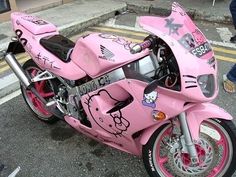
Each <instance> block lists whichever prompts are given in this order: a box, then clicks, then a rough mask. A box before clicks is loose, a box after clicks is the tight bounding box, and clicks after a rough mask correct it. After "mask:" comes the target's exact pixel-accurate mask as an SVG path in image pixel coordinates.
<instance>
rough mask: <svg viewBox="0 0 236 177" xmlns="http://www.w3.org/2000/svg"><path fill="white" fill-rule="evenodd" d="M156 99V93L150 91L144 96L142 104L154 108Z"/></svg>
mask: <svg viewBox="0 0 236 177" xmlns="http://www.w3.org/2000/svg"><path fill="white" fill-rule="evenodd" d="M157 97H158V93H157V92H156V91H152V92H151V93H149V94H144V95H143V101H142V103H143V105H144V106H148V107H151V108H155V107H156V100H157Z"/></svg>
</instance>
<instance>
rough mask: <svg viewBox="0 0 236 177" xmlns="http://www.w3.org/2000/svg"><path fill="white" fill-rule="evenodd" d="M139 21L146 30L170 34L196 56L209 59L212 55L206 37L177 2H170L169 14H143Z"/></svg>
mask: <svg viewBox="0 0 236 177" xmlns="http://www.w3.org/2000/svg"><path fill="white" fill-rule="evenodd" d="M139 23H140V25H141V26H142V27H143V28H144V29H146V30H148V31H151V32H153V33H155V31H154V30H150V29H155V30H158V31H159V34H163V35H169V36H171V37H172V38H174V39H175V40H176V41H178V43H179V44H181V46H182V47H183V48H184V49H185V50H187V51H188V52H190V53H191V54H193V55H195V56H196V57H198V58H201V59H209V58H210V57H211V56H212V49H211V46H210V44H209V43H208V42H207V39H206V37H205V36H204V35H203V33H202V32H201V31H200V30H199V29H198V27H197V26H196V25H195V24H194V23H193V21H192V20H191V18H190V17H189V16H188V15H187V13H186V12H185V10H183V8H182V7H181V6H180V5H179V4H178V3H173V4H172V12H171V15H170V16H168V17H151V16H144V17H140V20H139ZM159 37H160V36H159Z"/></svg>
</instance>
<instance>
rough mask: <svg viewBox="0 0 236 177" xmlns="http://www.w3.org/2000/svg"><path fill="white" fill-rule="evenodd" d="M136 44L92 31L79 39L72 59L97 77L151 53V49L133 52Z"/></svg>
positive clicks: (89, 73)
mask: <svg viewBox="0 0 236 177" xmlns="http://www.w3.org/2000/svg"><path fill="white" fill-rule="evenodd" d="M135 44H136V43H133V42H131V41H128V40H126V39H125V38H123V37H119V36H116V35H111V34H104V33H92V34H89V35H86V36H83V37H81V38H79V39H78V40H77V42H76V44H75V47H74V50H73V52H72V54H71V59H72V61H73V62H74V63H76V64H77V65H78V66H79V67H80V68H82V69H83V70H84V71H85V72H86V73H87V74H88V75H89V76H91V77H92V78H95V77H98V76H100V75H102V74H104V73H106V72H109V71H111V70H113V69H116V68H119V67H121V66H122V65H125V64H127V63H130V62H132V61H135V60H137V59H139V58H143V57H144V56H146V55H148V54H149V50H144V51H142V52H140V53H138V54H131V53H130V47H132V46H134V45H135Z"/></svg>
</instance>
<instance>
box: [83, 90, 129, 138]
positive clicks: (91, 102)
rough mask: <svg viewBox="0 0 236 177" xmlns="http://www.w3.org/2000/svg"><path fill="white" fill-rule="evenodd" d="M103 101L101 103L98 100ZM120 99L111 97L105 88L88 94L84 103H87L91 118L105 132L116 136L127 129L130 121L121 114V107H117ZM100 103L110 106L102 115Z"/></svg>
mask: <svg viewBox="0 0 236 177" xmlns="http://www.w3.org/2000/svg"><path fill="white" fill-rule="evenodd" d="M102 100H105V102H104V101H103V103H101V102H100V101H102ZM119 102H121V101H119V100H117V99H115V98H113V97H112V96H111V95H110V94H109V93H108V92H107V91H106V90H104V89H102V90H100V91H99V92H98V93H96V94H93V95H89V97H88V99H87V102H85V104H87V105H88V110H89V113H90V115H91V117H92V118H93V120H94V121H95V122H96V123H97V124H98V125H99V126H100V127H101V128H102V129H103V130H105V131H106V132H108V133H110V134H113V135H115V136H116V137H117V136H122V133H123V132H125V131H127V130H128V128H129V126H130V122H129V121H128V120H126V119H125V118H124V117H123V115H122V110H121V108H119V107H117V109H114V108H116V105H117V103H119ZM100 104H104V105H106V107H107V106H108V107H109V106H110V108H111V109H110V110H112V111H107V112H106V114H105V115H104V111H105V110H103V109H102V106H100Z"/></svg>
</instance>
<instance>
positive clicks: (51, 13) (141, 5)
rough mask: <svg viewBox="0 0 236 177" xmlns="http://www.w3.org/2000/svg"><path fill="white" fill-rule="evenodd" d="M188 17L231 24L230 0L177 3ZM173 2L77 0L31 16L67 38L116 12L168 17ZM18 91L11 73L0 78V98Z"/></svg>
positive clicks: (5, 28)
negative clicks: (50, 25) (182, 7)
mask: <svg viewBox="0 0 236 177" xmlns="http://www.w3.org/2000/svg"><path fill="white" fill-rule="evenodd" d="M176 1H178V2H179V3H180V4H181V5H182V6H184V7H185V8H186V9H187V11H188V12H189V13H190V14H191V16H192V17H193V18H194V19H197V20H199V19H200V20H207V21H212V22H218V23H231V21H232V19H231V15H230V12H229V10H228V6H229V3H230V0H216V3H215V6H214V7H213V6H212V0H195V1H190V0H176ZM172 2H174V0H152V1H151V0H135V1H134V0H122V1H115V0H76V1H74V2H72V3H69V4H65V5H61V6H58V7H54V8H51V9H47V10H43V11H40V12H37V13H33V15H36V16H39V17H41V18H43V19H45V20H47V21H49V22H51V23H53V24H55V25H56V26H57V27H58V29H59V31H60V33H61V34H62V35H65V36H67V37H70V36H72V35H74V34H76V33H78V32H80V31H82V30H84V29H86V28H87V27H89V26H92V25H95V24H97V23H100V22H102V21H104V20H107V19H109V18H112V17H114V16H115V14H116V12H117V11H118V12H122V11H125V10H127V9H128V10H133V11H136V12H141V13H150V14H156V15H167V14H168V13H169V12H170V8H171V3H172ZM13 35H14V34H13V31H12V30H11V24H10V22H5V23H1V24H0V51H1V50H4V49H6V47H7V45H8V43H9V41H10V38H11V36H13ZM18 88H19V84H18V81H17V78H16V77H15V76H14V74H11V75H8V76H6V77H4V78H1V77H0V98H2V97H4V96H5V95H7V94H10V93H12V92H13V91H15V90H17V89H18Z"/></svg>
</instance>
